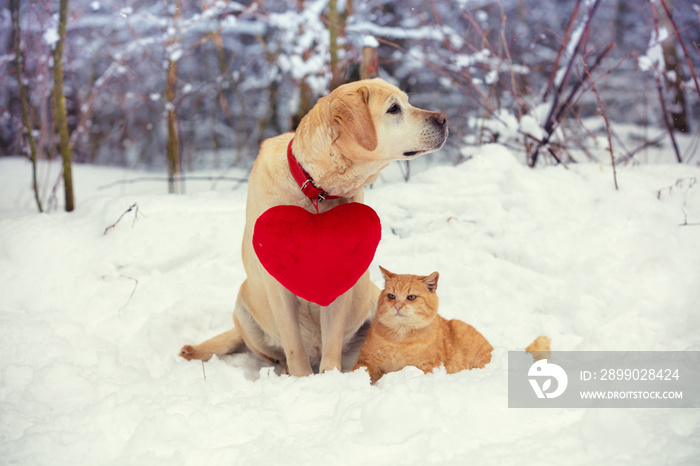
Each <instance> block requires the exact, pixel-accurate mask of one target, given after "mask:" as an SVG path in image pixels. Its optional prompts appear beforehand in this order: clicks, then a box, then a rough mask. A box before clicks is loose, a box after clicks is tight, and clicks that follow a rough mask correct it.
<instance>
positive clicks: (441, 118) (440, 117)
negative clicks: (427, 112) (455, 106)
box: [433, 112, 447, 126]
mask: <svg viewBox="0 0 700 466" xmlns="http://www.w3.org/2000/svg"><path fill="white" fill-rule="evenodd" d="M433 119H434V120H435V121H436V122H437V123H438V124H439V125H441V126H444V125H445V124H446V123H447V115H445V114H444V113H442V112H435V113H433Z"/></svg>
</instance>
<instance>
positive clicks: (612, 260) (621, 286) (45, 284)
mask: <svg viewBox="0 0 700 466" xmlns="http://www.w3.org/2000/svg"><path fill="white" fill-rule="evenodd" d="M467 150H471V151H472V154H471V155H472V158H471V159H470V160H468V161H466V162H464V163H462V164H460V165H457V166H430V165H427V169H423V170H422V171H420V172H419V173H418V174H414V175H413V178H412V180H411V181H410V182H409V183H403V182H402V181H399V179H400V173H399V170H398V166H397V165H394V166H391V167H389V168H388V169H387V170H385V172H384V173H383V174H382V176H381V177H380V180H379V181H378V182H377V183H375V185H374V186H373V187H372V189H368V190H367V191H366V199H365V200H366V202H367V203H368V204H369V205H371V206H372V207H374V208H375V210H376V211H377V212H378V214H379V217H380V218H381V220H382V225H383V239H382V242H381V243H380V246H379V249H378V251H377V256H376V258H375V260H374V263H373V264H372V267H371V269H370V271H371V275H372V278H373V280H375V282H376V283H377V284H380V285H381V278H380V274H379V271H378V267H377V266H378V265H382V266H384V267H386V268H388V269H389V270H392V271H394V272H398V273H419V274H427V273H430V272H432V271H433V270H438V271H440V277H441V279H440V280H441V281H440V286H439V289H438V294H439V295H440V312H441V314H442V315H444V316H445V317H447V318H459V319H462V320H464V321H466V322H469V323H470V324H472V325H474V326H475V327H476V328H477V329H478V330H479V331H481V333H483V334H484V335H485V336H486V338H487V339H488V340H489V341H490V342H491V343H492V344H493V346H494V347H495V351H494V357H493V361H492V362H491V363H490V364H489V365H488V366H487V367H486V368H485V369H481V370H474V371H466V372H462V373H458V374H453V375H448V374H446V373H445V371H444V369H437V370H436V371H435V372H434V373H432V374H427V375H425V374H423V373H422V372H420V371H418V370H417V369H415V368H410V367H408V368H405V369H404V370H402V371H400V372H396V373H392V374H388V375H387V376H385V377H384V378H383V379H382V380H381V381H380V382H379V383H378V384H377V385H376V386H371V385H370V384H369V378H368V376H367V374H366V373H365V372H362V371H360V372H355V373H340V372H337V371H336V372H331V373H325V374H321V375H315V376H312V377H308V378H293V377H289V376H280V375H277V373H276V372H275V370H274V368H268V367H266V366H265V364H264V363H262V362H261V361H259V360H258V359H256V358H255V357H254V356H252V355H250V354H239V355H233V356H226V357H222V358H221V359H219V358H214V359H212V360H211V361H210V362H208V363H206V364H204V365H202V364H201V363H199V362H188V361H185V360H183V359H181V358H179V357H178V356H177V353H178V351H179V349H180V347H181V346H182V345H183V344H185V343H197V342H200V341H202V340H204V339H206V338H208V337H211V336H213V335H216V334H218V333H220V332H222V331H224V330H226V329H228V328H229V327H230V325H231V311H232V307H233V303H234V300H235V297H236V294H237V288H238V286H239V285H240V283H241V282H242V281H243V280H244V272H243V267H242V264H241V258H240V241H241V237H242V229H243V222H244V211H245V197H246V185H245V184H241V183H236V182H230V181H225V180H222V181H220V182H217V183H216V184H215V185H213V183H212V182H211V181H206V182H198V183H195V182H193V181H189V182H188V183H187V191H188V194H186V195H181V196H174V195H167V194H164V192H165V191H166V185H165V183H164V182H134V183H131V184H117V185H112V186H111V187H107V188H104V186H105V185H107V184H108V183H110V182H112V181H115V180H118V179H122V178H126V177H128V178H132V179H135V178H139V177H143V176H153V174H148V173H139V172H134V171H126V170H124V169H116V168H98V167H92V166H82V165H77V166H75V172H74V180H75V184H76V188H77V192H76V197H77V200H78V206H77V210H76V211H75V212H73V213H70V214H67V213H63V212H54V213H51V214H44V215H39V214H36V213H34V206H33V204H32V202H33V201H32V193H31V190H30V166H29V164H28V163H27V162H26V161H25V160H24V159H19V158H14V159H8V158H1V159H0V190H1V192H2V196H0V283H2V293H0V342H1V343H0V354H1V355H2V356H0V381H1V382H0V416H1V417H2V422H0V457H1V458H4V460H3V463H4V464H52V465H64V464H66V465H67V464H71V465H73V464H90V465H98V464H111V465H122V464H138V465H142V464H143V465H159V464H163V465H200V464H246V465H270V464H285V465H292V466H293V465H301V464H330V465H334V464H368V465H374V464H376V465H387V464H403V465H426V464H482V465H484V464H485V465H503V464H570V465H579V464H618V465H626V464H629V465H658V464H670V465H674V464H692V463H693V462H695V461H696V460H697V458H698V456H699V455H700V435H699V434H700V413H699V412H698V410H697V409H676V410H663V409H509V408H508V403H507V395H508V394H507V351H508V350H518V349H522V348H523V347H524V346H525V345H527V344H528V343H529V342H530V341H532V340H533V339H534V337H536V336H537V335H539V334H546V335H548V336H549V337H550V338H552V341H553V348H554V349H558V350H686V349H695V350H697V349H699V348H700V346H699V345H700V332H698V328H700V313H699V312H698V306H699V303H700V287H698V283H700V267H698V264H700V247H698V244H700V242H699V241H698V240H699V239H700V226H679V224H681V223H683V221H684V216H685V215H687V220H688V223H697V222H700V186H699V185H697V183H696V184H692V183H691V182H690V181H686V182H682V183H680V184H677V180H691V179H693V178H694V179H696V180H697V179H700V169H699V168H697V167H692V166H688V165H678V164H670V163H669V164H664V163H660V164H653V165H652V164H648V165H637V166H633V165H626V166H620V167H618V171H617V176H618V181H619V183H620V188H621V189H620V191H615V190H614V187H613V182H612V173H611V170H610V167H609V166H607V165H604V164H601V165H598V164H578V165H569V166H568V169H565V168H563V167H561V166H549V167H541V168H538V169H534V170H533V169H529V168H527V167H525V166H523V165H522V164H521V163H519V162H518V161H517V159H516V157H515V156H514V154H512V153H511V152H509V151H508V150H507V149H505V148H503V147H501V146H495V145H491V146H482V147H479V148H470V149H466V148H465V151H467ZM672 157H673V156H672V154H671V153H670V152H669V154H668V160H670V159H671V158H672ZM414 163H415V164H416V166H417V167H423V168H425V166H426V164H425V162H422V163H423V165H421V162H420V159H418V160H417V161H416V162H414ZM41 168H42V170H41V171H40V172H41V173H42V174H43V173H44V172H45V171H46V170H47V167H46V166H45V165H43V166H42V167H41ZM49 168H51V169H52V170H54V171H53V173H56V172H57V171H58V170H59V168H58V166H52V167H49ZM417 171H418V170H413V172H414V173H416V172H417ZM195 174H196V175H207V174H209V173H207V172H203V173H195ZM227 175H228V176H232V177H236V176H244V175H245V174H244V173H238V172H232V173H228V174H227ZM52 179H53V178H52ZM101 187H102V188H101ZM100 188H101V189H100ZM59 192H60V190H59ZM134 203H136V204H137V205H138V216H135V213H134V212H133V211H132V212H129V213H127V214H125V215H124V217H123V218H122V219H121V221H120V222H119V223H117V224H116V226H114V228H111V229H110V230H109V231H108V232H107V233H106V234H104V231H105V228H107V227H108V226H109V225H112V224H113V223H114V222H116V221H117V219H118V218H119V216H120V215H122V214H123V213H124V212H125V211H126V210H127V209H128V207H129V206H131V205H132V204H134Z"/></svg>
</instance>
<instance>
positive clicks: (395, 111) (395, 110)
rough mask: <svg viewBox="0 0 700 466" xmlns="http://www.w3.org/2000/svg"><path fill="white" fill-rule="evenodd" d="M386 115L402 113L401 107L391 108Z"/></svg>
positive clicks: (395, 105) (396, 105) (394, 106)
mask: <svg viewBox="0 0 700 466" xmlns="http://www.w3.org/2000/svg"><path fill="white" fill-rule="evenodd" d="M386 113H391V114H392V115H393V114H397V113H401V107H399V105H398V104H394V105H392V106H391V107H389V110H387V111H386Z"/></svg>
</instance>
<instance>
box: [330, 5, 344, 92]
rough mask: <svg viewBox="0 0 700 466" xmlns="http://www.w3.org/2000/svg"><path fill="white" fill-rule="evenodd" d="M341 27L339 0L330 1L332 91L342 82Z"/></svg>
mask: <svg viewBox="0 0 700 466" xmlns="http://www.w3.org/2000/svg"><path fill="white" fill-rule="evenodd" d="M339 28H340V15H339V14H338V2H337V0H330V1H329V2H328V33H329V34H330V46H329V52H330V56H331V57H330V61H331V86H330V87H331V88H330V90H331V91H332V90H333V89H335V88H336V87H338V86H340V85H341V84H342V79H343V77H342V74H341V71H340V67H339V64H338V63H339V60H338V29H339Z"/></svg>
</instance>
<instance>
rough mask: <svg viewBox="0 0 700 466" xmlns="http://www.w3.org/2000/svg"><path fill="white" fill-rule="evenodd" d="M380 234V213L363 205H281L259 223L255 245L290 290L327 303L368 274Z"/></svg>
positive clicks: (280, 280)
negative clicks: (316, 210) (319, 208)
mask: <svg viewBox="0 0 700 466" xmlns="http://www.w3.org/2000/svg"><path fill="white" fill-rule="evenodd" d="M381 236H382V227H381V223H380V222H379V217H378V216H377V213H376V212H375V211H374V210H373V209H372V208H371V207H369V206H366V205H364V204H359V203H357V202H351V203H349V204H341V205H339V206H337V207H335V208H333V209H331V210H329V211H327V212H324V213H321V214H312V213H311V212H309V211H307V210H305V209H303V208H301V207H297V206H289V205H280V206H276V207H272V208H271V209H268V210H266V211H265V212H264V213H263V214H262V215H261V216H260V217H259V218H258V220H257V221H256V222H255V230H254V232H253V248H254V249H255V253H256V254H257V255H258V259H260V262H261V263H262V265H263V267H265V270H267V271H268V273H269V274H270V275H272V276H273V277H275V278H276V279H277V281H279V282H280V283H281V284H282V285H284V286H285V287H286V288H287V289H288V290H289V291H291V292H292V293H294V294H295V295H297V296H299V297H301V298H304V299H306V300H307V301H311V302H314V303H316V304H320V305H321V306H328V305H329V304H330V303H332V302H333V301H334V300H335V299H336V298H337V297H338V296H340V295H341V294H343V293H345V292H346V291H347V290H349V289H350V288H351V287H352V286H353V285H354V284H355V283H357V280H359V279H360V277H361V276H362V274H363V273H365V271H366V270H367V268H368V267H369V265H370V263H371V262H372V259H373V258H374V252H375V251H376V250H377V245H378V244H379V240H380V239H381Z"/></svg>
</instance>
